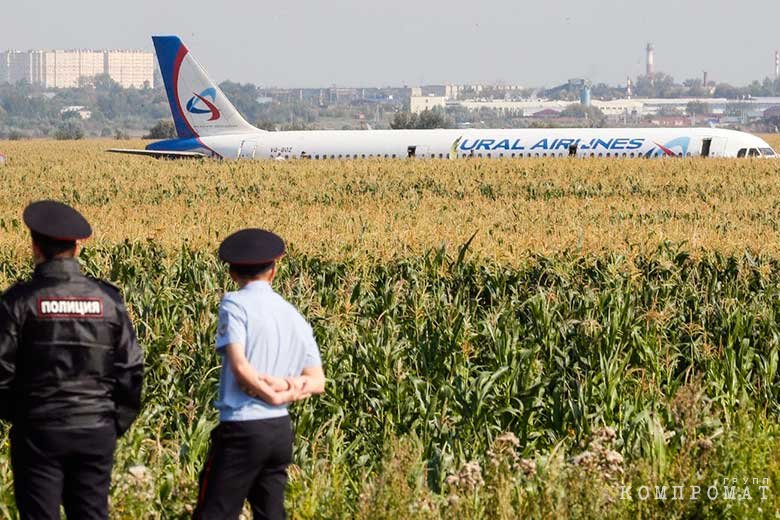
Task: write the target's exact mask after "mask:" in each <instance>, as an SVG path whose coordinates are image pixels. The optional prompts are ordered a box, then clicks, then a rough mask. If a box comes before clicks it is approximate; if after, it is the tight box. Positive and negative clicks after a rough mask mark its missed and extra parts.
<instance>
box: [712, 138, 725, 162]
mask: <svg viewBox="0 0 780 520" xmlns="http://www.w3.org/2000/svg"><path fill="white" fill-rule="evenodd" d="M727 142H728V139H727V138H725V137H713V138H712V140H711V142H710V157H725V156H726V143H727Z"/></svg>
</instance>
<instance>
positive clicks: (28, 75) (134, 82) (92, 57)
mask: <svg viewBox="0 0 780 520" xmlns="http://www.w3.org/2000/svg"><path fill="white" fill-rule="evenodd" d="M154 61H155V60H154V54H152V53H151V52H145V51H135V50H30V51H14V50H9V51H5V52H0V83H3V82H8V83H17V82H19V81H25V82H27V83H30V84H31V85H37V86H41V87H44V88H73V87H78V86H79V85H80V83H81V82H82V81H83V80H84V79H90V78H94V77H95V76H98V75H101V74H108V75H109V76H110V77H111V79H113V80H114V81H116V82H117V83H119V84H120V85H121V86H122V87H123V88H144V87H152V86H153V84H154Z"/></svg>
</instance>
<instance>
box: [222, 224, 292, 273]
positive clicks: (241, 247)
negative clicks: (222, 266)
mask: <svg viewBox="0 0 780 520" xmlns="http://www.w3.org/2000/svg"><path fill="white" fill-rule="evenodd" d="M283 254H284V241H283V240H282V239H281V237H280V236H279V235H277V234H275V233H272V232H270V231H266V230H265V229H242V230H241V231H236V232H235V233H233V234H232V235H230V236H229V237H227V238H226V239H225V240H223V241H222V244H220V246H219V258H220V260H222V261H223V262H227V263H228V264H230V265H261V264H268V263H271V262H273V261H274V260H276V259H278V258H279V257H281V256H282V255H283Z"/></svg>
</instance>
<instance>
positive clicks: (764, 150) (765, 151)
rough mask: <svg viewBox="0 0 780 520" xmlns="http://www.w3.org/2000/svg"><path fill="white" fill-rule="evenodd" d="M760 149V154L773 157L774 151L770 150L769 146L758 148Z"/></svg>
mask: <svg viewBox="0 0 780 520" xmlns="http://www.w3.org/2000/svg"><path fill="white" fill-rule="evenodd" d="M760 150H761V155H763V156H765V157H773V156H774V155H775V151H774V150H772V149H771V148H760Z"/></svg>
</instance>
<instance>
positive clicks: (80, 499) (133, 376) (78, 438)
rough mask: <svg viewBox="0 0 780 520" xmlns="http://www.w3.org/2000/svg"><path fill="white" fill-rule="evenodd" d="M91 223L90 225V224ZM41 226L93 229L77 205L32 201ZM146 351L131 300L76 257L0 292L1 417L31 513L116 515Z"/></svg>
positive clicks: (51, 233)
mask: <svg viewBox="0 0 780 520" xmlns="http://www.w3.org/2000/svg"><path fill="white" fill-rule="evenodd" d="M82 221H83V222H82ZM25 222H26V223H27V224H28V226H29V227H30V229H31V230H32V231H33V232H36V233H39V234H41V235H45V236H47V237H50V238H54V239H60V240H62V239H65V240H74V239H80V238H85V237H88V236H89V235H90V234H91V229H90V228H89V225H88V224H87V223H86V221H85V220H83V217H81V215H79V214H78V213H77V212H76V211H75V210H73V209H72V208H69V207H67V206H64V205H60V204H58V203H54V202H51V201H46V202H39V203H35V204H33V205H31V206H30V207H28V209H27V210H26V211H25ZM142 379H143V355H142V352H141V350H140V348H139V346H138V342H137V340H136V335H135V332H134V330H133V326H132V324H131V322H130V318H129V316H128V315H127V310H126V309H125V305H124V302H123V300H122V296H121V295H120V293H119V290H118V289H117V288H116V287H114V286H113V285H111V284H109V283H107V282H104V281H101V280H97V279H94V278H90V277H88V276H85V275H83V274H82V273H81V270H80V268H79V264H78V262H77V261H76V260H75V259H72V258H67V259H54V260H49V261H46V262H44V263H41V264H39V265H38V266H37V267H36V268H35V271H34V274H33V276H32V279H31V280H30V281H26V282H20V283H17V284H16V285H14V286H13V287H11V288H10V289H8V290H7V291H6V292H5V293H4V294H3V295H2V297H1V298H0V419H2V420H5V421H10V422H11V423H12V428H11V465H12V468H13V473H14V492H15V496H16V502H17V508H18V509H19V513H20V515H21V517H22V518H23V519H27V518H29V519H36V520H37V519H59V518H60V514H59V509H60V504H63V505H64V506H65V511H66V514H67V517H68V518H69V519H78V520H83V519H86V520H91V519H105V518H108V491H109V486H110V479H111V468H112V465H113V454H114V448H115V445H116V439H117V437H118V436H120V435H122V434H123V433H124V432H125V431H126V430H127V429H128V428H129V426H130V424H131V423H132V422H133V420H134V419H135V417H136V416H137V414H138V411H139V409H140V402H141V385H142Z"/></svg>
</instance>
